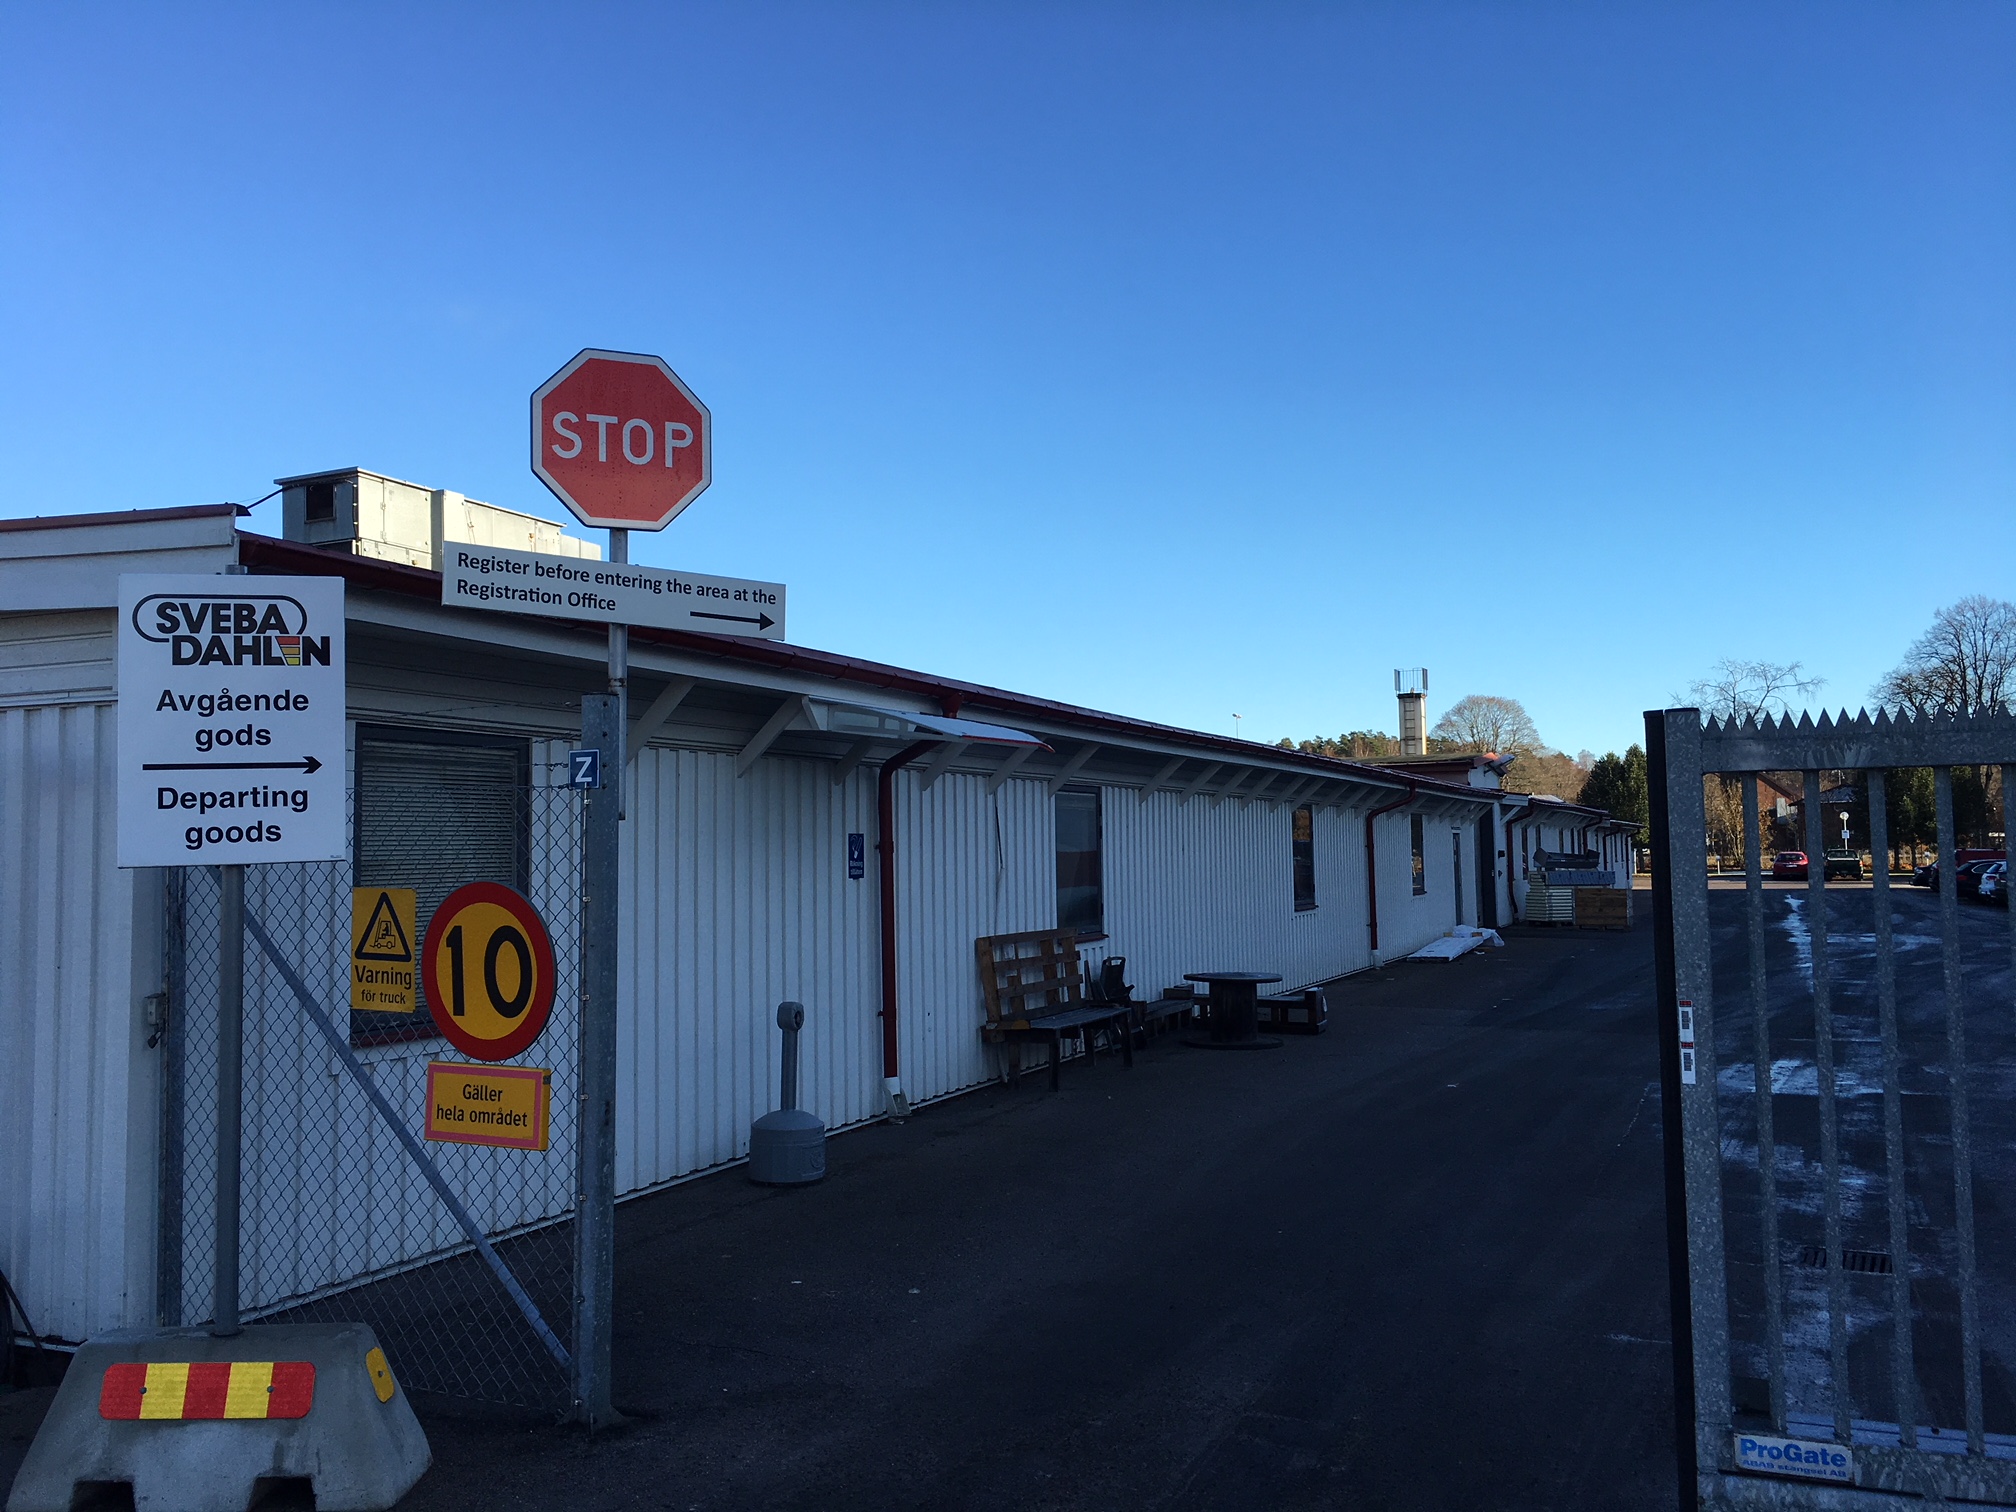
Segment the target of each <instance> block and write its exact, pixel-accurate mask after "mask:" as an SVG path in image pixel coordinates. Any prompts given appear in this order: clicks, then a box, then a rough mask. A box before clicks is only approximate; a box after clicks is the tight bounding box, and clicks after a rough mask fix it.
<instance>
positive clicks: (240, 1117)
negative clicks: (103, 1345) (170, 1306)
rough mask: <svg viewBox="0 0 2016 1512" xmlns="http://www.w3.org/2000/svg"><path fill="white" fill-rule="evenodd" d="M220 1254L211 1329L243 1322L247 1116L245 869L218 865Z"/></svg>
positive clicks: (223, 1331)
mask: <svg viewBox="0 0 2016 1512" xmlns="http://www.w3.org/2000/svg"><path fill="white" fill-rule="evenodd" d="M217 872H218V882H219V888H220V891H221V893H222V902H221V906H220V914H221V920H220V929H219V936H220V938H219V940H218V956H217V1255H216V1265H217V1268H216V1273H215V1274H216V1279H215V1281H214V1282H213V1284H212V1287H211V1297H212V1299H213V1306H212V1310H211V1318H212V1320H213V1321H212V1322H211V1324H210V1332H211V1333H213V1334H216V1335H217V1336H218V1337H219V1338H229V1337H230V1336H231V1335H233V1334H235V1333H237V1332H238V1331H239V1325H238V1154H239V1140H240V1137H241V1129H242V1125H243V1122H244V1115H245V868H244V867H243V866H220V867H218V868H217Z"/></svg>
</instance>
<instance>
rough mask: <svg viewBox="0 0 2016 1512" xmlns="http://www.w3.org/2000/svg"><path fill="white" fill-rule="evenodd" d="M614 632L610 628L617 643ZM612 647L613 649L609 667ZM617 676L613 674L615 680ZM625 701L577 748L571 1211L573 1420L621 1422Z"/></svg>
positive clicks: (597, 698)
mask: <svg viewBox="0 0 2016 1512" xmlns="http://www.w3.org/2000/svg"><path fill="white" fill-rule="evenodd" d="M614 637H615V632H614V631H612V632H611V640H612V642H613V640H614ZM615 655H616V652H615V650H614V649H613V646H612V650H611V661H612V664H613V662H614V660H615ZM611 681H612V682H613V681H614V678H613V677H612V678H611ZM622 708H623V704H622V699H621V697H620V696H619V695H617V694H615V693H591V694H588V695H586V696H584V697H583V698H582V700H581V744H582V745H583V746H584V747H587V748H592V749H596V750H600V751H601V752H602V773H603V781H604V784H605V785H604V786H602V787H599V788H589V789H588V790H587V792H586V794H585V796H584V803H583V807H584V810H585V812H584V814H583V822H582V836H581V845H582V857H581V1102H580V1110H579V1122H578V1124H577V1126H576V1127H577V1132H576V1137H575V1145H576V1150H577V1155H578V1160H579V1165H578V1172H577V1181H578V1185H577V1188H576V1197H575V1207H574V1242H575V1255H574V1275H575V1292H574V1359H573V1369H574V1393H573V1395H574V1416H575V1419H576V1421H578V1422H580V1423H582V1424H583V1425H584V1426H586V1427H588V1428H589V1429H591V1430H592V1429H596V1428H604V1427H608V1426H609V1425H610V1424H612V1423H615V1422H617V1421H618V1420H619V1419H618V1416H617V1413H616V1410H615V1408H614V1407H613V1406H612V1405H611V1402H610V1383H609V1369H610V1354H611V1343H612V1336H613V1334H614V1330H615V1313H614V1307H613V1287H614V1281H615V1269H616V1263H615V1262H616V1246H615V1228H616V921H617V856H616V847H617V835H618V804H619V802H620V800H621V795H622V791H623V789H622V782H623V725H622Z"/></svg>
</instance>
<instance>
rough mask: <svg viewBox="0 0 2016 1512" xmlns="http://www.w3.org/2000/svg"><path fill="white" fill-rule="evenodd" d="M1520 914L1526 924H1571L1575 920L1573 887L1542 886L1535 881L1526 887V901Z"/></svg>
mask: <svg viewBox="0 0 2016 1512" xmlns="http://www.w3.org/2000/svg"><path fill="white" fill-rule="evenodd" d="M1520 914H1521V916H1522V917H1523V918H1524V919H1525V921H1526V922H1527V923H1528V924H1572V923H1574V922H1575V889H1574V888H1572V887H1544V886H1542V885H1541V884H1540V883H1538V882H1535V883H1534V884H1533V885H1532V886H1530V887H1528V888H1527V889H1526V903H1525V906H1524V907H1523V908H1522V909H1521V910H1520Z"/></svg>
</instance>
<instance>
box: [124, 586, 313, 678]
mask: <svg viewBox="0 0 2016 1512" xmlns="http://www.w3.org/2000/svg"><path fill="white" fill-rule="evenodd" d="M133 628H134V630H136V631H137V632H139V634H140V637H141V638H142V639H143V640H150V641H153V642H155V643H156V644H157V645H158V644H163V643H165V644H166V645H167V647H168V659H169V661H170V662H171V663H172V664H173V665H175V666H178V667H326V666H328V665H329V637H328V636H326V635H310V634H309V633H308V611H307V609H306V608H304V607H303V606H302V603H301V601H300V600H299V599H297V598H290V597H288V596H287V595H286V594H283V593H220V594H208V595H205V596H204V597H202V598H185V597H182V596H181V595H179V594H169V593H150V594H149V595H147V597H145V598H143V599H142V600H140V602H139V603H137V604H135V605H134V606H133Z"/></svg>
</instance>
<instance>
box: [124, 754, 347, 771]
mask: <svg viewBox="0 0 2016 1512" xmlns="http://www.w3.org/2000/svg"><path fill="white" fill-rule="evenodd" d="M140 770H141V771H143V772H301V773H304V774H305V773H308V772H319V771H321V770H322V763H321V762H320V761H318V760H316V759H315V758H314V757H313V756H307V757H304V758H302V759H301V760H300V761H143V762H141V763H140Z"/></svg>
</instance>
